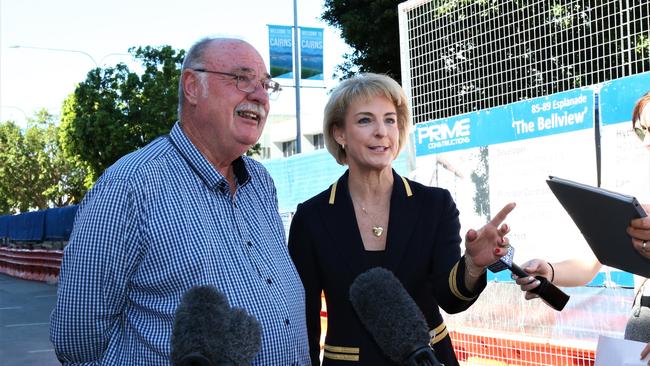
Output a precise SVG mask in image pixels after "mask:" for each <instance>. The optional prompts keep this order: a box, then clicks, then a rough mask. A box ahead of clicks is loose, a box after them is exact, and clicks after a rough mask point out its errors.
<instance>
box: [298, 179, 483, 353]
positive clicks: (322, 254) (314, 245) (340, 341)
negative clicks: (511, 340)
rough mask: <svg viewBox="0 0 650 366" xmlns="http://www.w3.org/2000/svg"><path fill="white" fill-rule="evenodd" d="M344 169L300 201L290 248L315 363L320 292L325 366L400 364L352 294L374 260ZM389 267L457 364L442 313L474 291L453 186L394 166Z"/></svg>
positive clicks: (440, 349) (439, 349)
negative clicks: (427, 182) (421, 179)
mask: <svg viewBox="0 0 650 366" xmlns="http://www.w3.org/2000/svg"><path fill="white" fill-rule="evenodd" d="M348 174H349V172H346V173H345V174H344V175H343V176H342V177H341V178H339V180H338V181H337V182H336V183H334V184H333V185H332V186H331V187H330V188H328V189H327V190H325V191H323V192H321V193H320V194H318V195H316V196H315V197H313V198H311V199H309V200H308V201H306V202H304V203H302V204H300V205H298V209H297V211H296V214H295V215H294V217H293V219H292V222H291V229H290V233H289V251H290V254H291V257H292V258H293V261H294V263H295V265H296V268H297V269H298V273H299V274H300V277H301V279H302V282H303V285H304V287H305V296H306V314H307V331H308V336H309V348H310V354H311V360H312V365H318V364H319V351H320V346H319V340H320V330H321V327H320V309H321V291H323V292H324V293H325V299H326V303H327V335H326V339H325V353H324V360H323V365H329V366H331V365H347V366H351V365H373V366H379V365H395V364H394V363H392V362H391V361H390V360H389V359H388V358H387V357H385V356H384V355H383V353H382V352H381V350H380V349H379V347H378V346H377V344H376V343H375V342H374V341H373V339H372V337H371V335H370V334H369V333H368V332H367V331H366V330H365V328H364V327H363V325H362V324H361V322H360V321H359V319H358V318H357V315H356V313H355V312H354V309H353V308H352V305H351V304H350V302H349V300H348V296H349V295H348V290H349V288H350V285H351V284H352V282H353V281H354V279H355V278H356V277H357V276H358V275H359V274H361V273H362V272H364V271H366V270H367V269H368V268H369V267H371V266H372V265H369V264H368V261H367V258H366V257H367V252H365V250H364V248H363V243H362V241H361V234H360V233H359V228H358V225H357V221H356V217H355V213H354V208H353V206H352V200H351V199H350V194H349V190H348ZM393 177H394V184H393V191H392V195H391V201H390V214H389V222H388V232H387V235H388V237H387V238H386V250H385V254H384V258H383V261H384V262H383V265H382V266H383V267H385V268H387V269H389V270H391V271H392V272H393V273H394V274H395V276H397V278H399V280H400V281H401V282H402V284H403V285H404V287H405V288H406V290H407V291H408V292H409V294H410V295H411V296H412V297H413V299H414V300H415V302H416V303H417V304H418V306H419V307H420V309H421V310H422V312H423V313H424V315H425V318H426V320H427V323H428V325H429V328H430V334H431V337H432V338H431V344H432V345H433V347H434V349H435V352H436V356H437V357H438V359H439V360H440V362H442V363H444V364H445V365H447V366H453V365H458V361H457V360H456V356H455V354H454V350H453V348H452V344H451V339H450V337H449V334H448V331H447V329H446V326H445V324H444V322H443V319H442V315H441V314H440V310H439V308H438V307H439V306H440V307H441V308H442V309H444V310H445V311H446V312H447V313H457V312H460V311H463V310H465V309H467V308H468V307H469V306H470V305H471V304H472V303H473V302H474V301H475V300H476V299H477V297H478V294H479V293H480V292H481V291H483V289H484V288H485V286H486V276H485V275H483V277H482V278H481V280H480V283H479V286H478V290H477V291H476V292H475V293H472V292H470V291H469V290H467V289H466V287H465V284H464V272H465V266H464V263H465V262H464V260H461V256H460V243H461V238H460V235H459V231H460V222H459V220H458V210H457V209H456V204H455V203H454V201H453V199H452V198H451V195H450V194H449V191H447V190H445V189H441V188H432V187H426V186H424V185H422V184H419V183H416V182H413V181H410V180H408V179H406V178H402V177H401V176H399V175H397V174H396V173H395V172H394V171H393Z"/></svg>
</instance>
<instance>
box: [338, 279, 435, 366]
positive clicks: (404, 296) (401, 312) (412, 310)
mask: <svg viewBox="0 0 650 366" xmlns="http://www.w3.org/2000/svg"><path fill="white" fill-rule="evenodd" d="M350 302H351V303H352V307H353V308H354V311H355V312H356V313H357V316H359V319H360V320H361V323H362V324H363V326H364V327H365V328H366V329H367V330H368V332H370V334H371V335H372V337H373V338H374V340H375V342H377V344H378V345H379V348H381V350H382V351H383V352H384V354H385V355H386V356H387V357H388V358H390V359H391V360H393V361H394V362H396V363H398V364H400V365H404V366H437V365H440V366H444V365H442V364H441V363H440V362H438V359H436V356H435V355H434V353H433V349H431V346H429V342H430V340H431V338H430V336H429V327H428V325H427V322H426V320H425V319H424V315H423V314H422V311H420V308H419V307H418V306H417V304H416V303H415V301H414V300H413V298H411V296H410V295H409V294H408V292H407V291H406V289H405V288H404V286H402V283H401V282H400V281H399V279H397V277H395V275H394V274H393V272H391V271H389V270H387V269H384V268H381V267H376V268H372V269H370V270H368V271H366V272H364V273H362V274H360V275H359V276H357V278H355V280H354V282H352V285H351V286H350Z"/></svg>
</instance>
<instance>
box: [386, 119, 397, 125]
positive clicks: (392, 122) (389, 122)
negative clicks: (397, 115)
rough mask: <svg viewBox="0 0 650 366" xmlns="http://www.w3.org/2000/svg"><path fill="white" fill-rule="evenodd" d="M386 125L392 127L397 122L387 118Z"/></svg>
mask: <svg viewBox="0 0 650 366" xmlns="http://www.w3.org/2000/svg"><path fill="white" fill-rule="evenodd" d="M386 123H387V124H389V125H394V124H395V123H397V121H396V120H395V119H393V118H387V119H386Z"/></svg>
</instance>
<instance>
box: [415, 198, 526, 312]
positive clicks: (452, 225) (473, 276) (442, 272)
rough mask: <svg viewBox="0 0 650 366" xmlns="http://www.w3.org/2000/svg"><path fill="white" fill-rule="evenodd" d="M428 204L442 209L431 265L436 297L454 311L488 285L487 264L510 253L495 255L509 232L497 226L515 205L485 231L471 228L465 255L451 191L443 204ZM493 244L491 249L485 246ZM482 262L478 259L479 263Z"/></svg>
mask: <svg viewBox="0 0 650 366" xmlns="http://www.w3.org/2000/svg"><path fill="white" fill-rule="evenodd" d="M427 207H430V209H432V210H435V211H439V215H440V221H439V222H437V223H436V224H435V226H434V227H436V228H438V230H437V232H436V239H435V242H436V243H439V244H438V245H437V247H436V251H435V253H434V255H433V262H432V264H431V267H432V268H433V269H434V271H435V272H434V273H432V281H433V282H434V284H435V285H434V288H435V293H434V296H435V298H436V301H437V302H438V305H439V306H440V307H441V308H442V309H443V310H445V312H447V313H450V314H453V313H458V312H461V311H464V310H466V309H467V308H469V307H470V306H471V305H472V304H473V303H474V302H475V301H476V299H477V298H478V295H479V294H480V293H481V291H483V289H484V288H485V286H486V283H487V281H486V278H487V276H486V267H487V266H488V265H489V264H492V263H494V262H495V261H497V260H498V259H499V258H500V257H501V256H503V255H505V254H506V250H505V249H504V248H501V251H502V252H503V253H500V254H495V248H496V247H497V246H501V245H507V244H506V242H504V241H503V240H502V239H501V237H502V235H505V233H506V232H507V226H505V227H502V228H501V229H502V230H504V231H503V234H500V231H499V228H497V227H498V226H499V225H500V224H501V222H502V220H503V219H505V215H507V214H508V213H509V212H510V211H512V209H513V208H514V204H510V205H507V206H506V208H504V210H502V211H501V212H500V213H499V214H498V215H497V217H495V220H493V221H491V222H490V223H488V224H487V225H485V226H484V227H483V228H482V229H481V230H478V231H476V230H470V231H469V232H468V234H467V235H466V237H465V247H466V251H465V255H464V256H462V257H461V256H460V241H461V240H460V239H461V238H460V235H459V232H460V221H459V217H458V209H457V208H456V205H455V203H454V201H453V198H452V197H451V194H450V193H449V192H448V191H445V193H444V197H443V199H442V200H440V205H439V206H434V204H433V203H432V204H430V205H428V206H427ZM482 246H489V247H490V248H482ZM477 261H478V262H477Z"/></svg>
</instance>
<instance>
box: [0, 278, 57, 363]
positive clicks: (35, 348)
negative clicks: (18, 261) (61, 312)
mask: <svg viewBox="0 0 650 366" xmlns="http://www.w3.org/2000/svg"><path fill="white" fill-rule="evenodd" d="M55 302H56V285H52V284H47V283H43V282H36V281H26V280H21V279H18V278H14V277H10V276H7V275H4V274H0V364H1V365H3V366H18V365H20V366H24V365H37V366H50V365H59V362H58V361H57V359H56V356H55V355H54V349H53V347H52V343H50V339H49V334H48V332H49V328H50V324H49V321H50V312H51V311H52V309H53V308H54V304H55Z"/></svg>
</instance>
